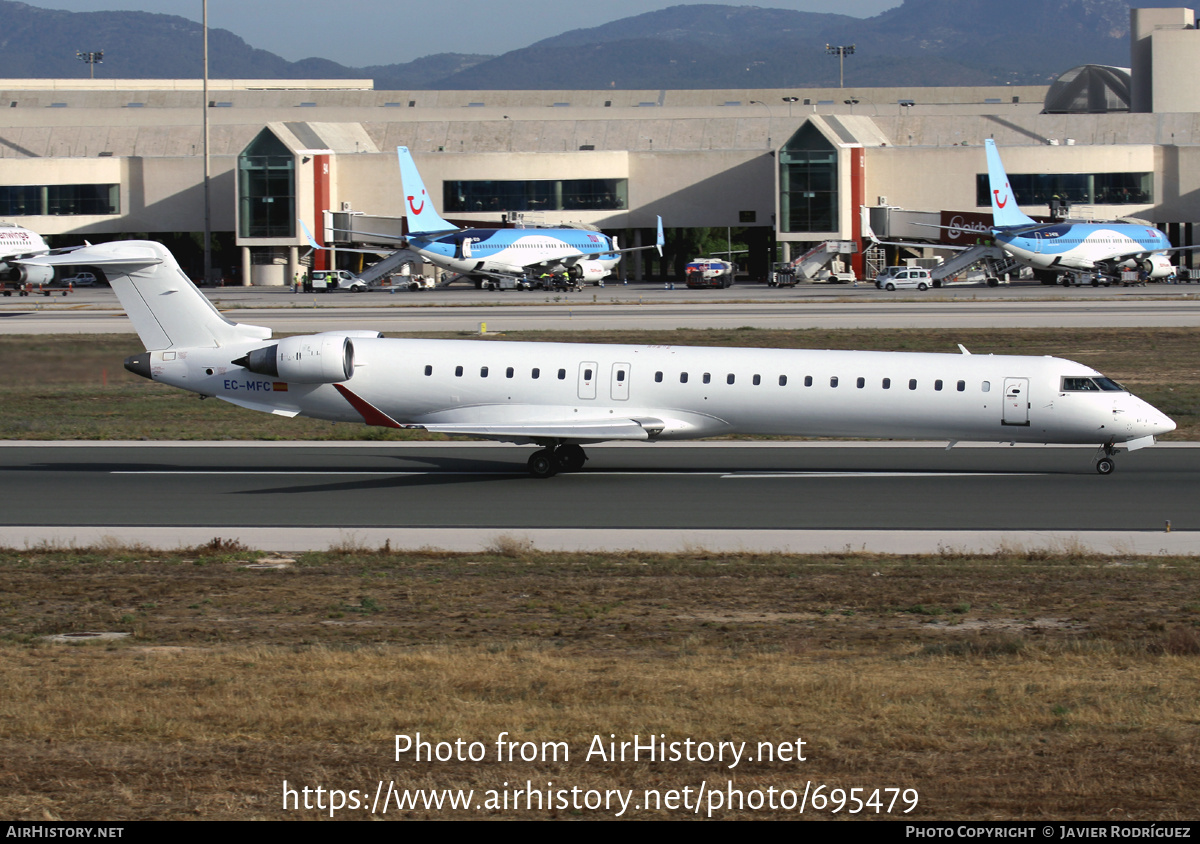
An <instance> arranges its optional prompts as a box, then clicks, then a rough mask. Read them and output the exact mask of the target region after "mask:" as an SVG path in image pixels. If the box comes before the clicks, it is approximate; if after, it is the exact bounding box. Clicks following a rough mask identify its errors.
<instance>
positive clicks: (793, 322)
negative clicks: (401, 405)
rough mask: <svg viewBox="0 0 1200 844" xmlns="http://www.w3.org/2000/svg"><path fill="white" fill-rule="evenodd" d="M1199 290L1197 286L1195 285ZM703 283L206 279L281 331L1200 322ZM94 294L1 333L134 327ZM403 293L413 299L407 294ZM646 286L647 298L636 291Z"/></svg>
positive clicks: (1169, 315) (252, 318)
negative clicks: (387, 284)
mask: <svg viewBox="0 0 1200 844" xmlns="http://www.w3.org/2000/svg"><path fill="white" fill-rule="evenodd" d="M1139 290H1140V288H1139ZM1193 291H1195V293H1196V294H1197V295H1195V296H1193ZM707 292H709V291H679V297H678V298H677V299H674V298H671V297H667V298H668V301H662V300H663V298H664V297H663V296H662V295H661V291H655V292H653V293H651V292H647V293H645V294H632V293H631V294H626V296H625V297H624V298H620V297H616V298H613V299H609V300H601V301H598V302H596V303H593V302H592V301H591V297H590V296H589V295H588V294H587V293H582V294H574V295H575V296H576V297H577V298H575V299H571V298H570V297H546V296H544V295H534V296H524V298H522V295H521V294H515V293H514V294H507V295H506V296H505V297H503V298H494V299H493V300H492V301H480V300H479V299H478V297H475V296H470V297H468V296H463V297H462V299H461V302H462V303H461V304H460V305H457V306H441V305H439V306H424V305H423V302H422V303H416V304H418V305H422V306H416V307H414V306H412V303H413V302H414V301H415V300H413V299H411V298H410V297H409V296H402V297H397V296H390V295H387V294H364V295H363V296H362V297H357V298H356V297H354V296H353V295H351V294H345V295H343V296H340V297H332V296H314V295H312V294H308V295H300V296H290V297H289V296H288V295H287V294H275V295H271V294H255V293H242V292H241V291H235V292H234V293H232V294H229V293H224V292H219V291H208V295H209V296H210V297H212V298H213V299H214V300H215V301H216V303H217V305H218V306H219V307H221V308H222V309H223V310H224V312H225V314H226V316H227V317H228V318H230V319H232V320H234V321H237V322H246V323H251V324H254V325H265V326H267V327H269V328H271V329H273V330H274V331H277V332H280V333H285V334H293V333H305V332H316V331H327V330H329V329H331V328H345V329H375V330H379V331H384V332H410V331H464V332H473V331H478V330H479V327H480V323H486V324H487V328H488V330H489V331H492V332H499V331H516V330H530V329H533V330H536V329H566V330H571V329H574V330H579V331H586V330H594V329H604V328H607V329H611V328H627V329H665V330H670V329H675V328H739V327H742V326H755V327H758V328H787V329H797V328H1047V327H1053V328H1059V327H1180V326H1184V327H1187V326H1200V288H1197V287H1192V286H1188V287H1181V286H1169V287H1163V288H1162V290H1161V291H1160V290H1156V291H1155V292H1156V293H1160V294H1161V298H1146V297H1145V296H1144V295H1143V294H1137V295H1134V294H1126V293H1122V292H1120V291H1117V292H1113V291H1108V290H1104V291H1103V292H1104V296H1103V297H1101V296H1100V295H1099V294H1097V295H1080V296H1070V297H1068V298H1058V299H1054V300H1050V301H1040V300H1030V299H1024V298H1012V297H1009V298H1004V297H1000V296H992V297H990V298H986V297H985V298H976V296H975V294H974V293H972V294H970V295H966V294H964V293H963V292H961V291H958V292H950V293H943V292H941V291H938V293H939V296H938V297H937V298H936V299H935V298H934V297H929V296H922V297H918V296H908V297H905V298H902V299H897V298H894V296H893V294H886V295H876V294H879V293H880V292H879V291H875V290H871V291H867V290H865V289H862V288H857V289H855V290H854V291H853V295H852V296H849V297H834V296H825V297H821V299H823V300H817V299H808V300H803V301H796V300H784V299H780V300H777V301H757V300H756V301H748V302H747V301H743V302H731V301H729V300H728V299H727V298H726V297H722V301H719V302H713V301H710V300H708V299H705V298H703V297H702V296H700V295H699V294H702V293H707ZM713 292H715V291H713ZM722 292H723V293H728V291H722ZM1004 292H1007V291H1004ZM1071 292H1072V293H1080V294H1084V293H1087V294H1090V293H1091V292H1092V291H1090V290H1089V291H1071ZM463 293H466V291H463ZM87 295H88V296H89V297H91V299H89V300H88V301H86V302H84V301H70V300H66V299H63V300H48V301H47V302H46V303H44V304H43V303H41V302H39V301H34V302H33V303H32V304H30V303H28V300H20V301H19V302H18V303H16V304H14V303H13V302H12V301H11V300H4V301H3V305H2V306H0V333H3V334H60V333H74V334H79V333H84V334H105V333H120V334H131V333H133V327H132V325H131V324H130V323H129V320H128V319H127V318H126V317H125V314H124V313H123V312H122V311H121V310H120V309H119V307H117V305H116V301H115V297H113V295H112V293H111V291H103V292H101V291H87ZM491 295H492V296H493V297H496V296H498V295H499V294H491ZM672 295H673V294H672ZM398 298H399V299H400V302H401V303H404V304H406V305H407V306H403V307H402V306H400V305H399V304H398V303H397V299H398ZM642 298H644V299H645V301H640V299H642ZM93 299H94V300H95V301H92V300H93ZM559 300H561V301H559ZM268 304H269V305H270V306H269V307H268V306H266V305H268Z"/></svg>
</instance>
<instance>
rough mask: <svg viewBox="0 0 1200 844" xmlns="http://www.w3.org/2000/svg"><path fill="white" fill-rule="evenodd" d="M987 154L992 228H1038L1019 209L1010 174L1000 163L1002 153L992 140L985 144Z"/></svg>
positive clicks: (987, 140) (986, 141)
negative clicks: (1010, 184) (1009, 179)
mask: <svg viewBox="0 0 1200 844" xmlns="http://www.w3.org/2000/svg"><path fill="white" fill-rule="evenodd" d="M983 146H984V150H985V151H986V153H987V165H988V193H989V195H990V197H991V200H992V228H996V229H1008V228H1014V227H1017V226H1036V225H1037V223H1036V222H1034V221H1033V220H1032V219H1030V218H1029V217H1026V216H1025V214H1024V213H1023V212H1022V211H1021V210H1020V209H1019V208H1017V198H1016V196H1015V195H1014V194H1013V191H1012V188H1011V187H1010V186H1009V184H1008V174H1007V173H1006V172H1004V165H1003V164H1001V163H1000V153H999V151H998V150H997V149H996V142H995V141H993V140H992V139H991V138H988V139H986V140H985V141H984V142H983Z"/></svg>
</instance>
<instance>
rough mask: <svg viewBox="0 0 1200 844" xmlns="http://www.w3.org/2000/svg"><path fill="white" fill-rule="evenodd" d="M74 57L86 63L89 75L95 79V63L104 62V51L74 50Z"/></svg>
mask: <svg viewBox="0 0 1200 844" xmlns="http://www.w3.org/2000/svg"><path fill="white" fill-rule="evenodd" d="M75 58H77V59H79V60H80V61H81V62H86V63H87V66H88V70H89V72H90V76H91V78H92V79H95V78H96V65H98V64H104V51H103V50H94V51H88V50H76V51H75Z"/></svg>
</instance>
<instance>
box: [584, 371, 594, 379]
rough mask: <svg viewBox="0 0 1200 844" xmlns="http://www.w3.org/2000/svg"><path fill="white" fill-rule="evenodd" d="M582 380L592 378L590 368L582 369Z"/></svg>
mask: <svg viewBox="0 0 1200 844" xmlns="http://www.w3.org/2000/svg"><path fill="white" fill-rule="evenodd" d="M583 380H584V381H591V380H592V370H590V369H585V370H583Z"/></svg>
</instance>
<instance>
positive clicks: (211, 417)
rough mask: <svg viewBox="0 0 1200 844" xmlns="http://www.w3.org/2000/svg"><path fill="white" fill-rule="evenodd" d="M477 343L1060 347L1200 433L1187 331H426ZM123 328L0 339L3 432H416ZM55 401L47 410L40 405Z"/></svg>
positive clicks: (182, 435) (1037, 350) (1195, 356)
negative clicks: (330, 412)
mask: <svg viewBox="0 0 1200 844" xmlns="http://www.w3.org/2000/svg"><path fill="white" fill-rule="evenodd" d="M420 336H429V337H434V336H440V337H464V338H471V339H480V340H481V342H498V343H503V342H510V341H513V340H546V341H557V342H598V343H659V344H675V345H693V346H694V345H712V346H750V347H772V348H818V349H881V350H893V351H937V352H948V353H955V352H957V344H958V343H962V344H964V345H965V346H966V347H967V348H969V349H970V350H971V351H972V352H973V353H975V354H988V353H994V354H1029V355H1043V354H1048V355H1057V356H1060V357H1066V358H1070V359H1073V360H1078V361H1080V362H1081V363H1085V364H1088V365H1089V366H1093V367H1095V368H1096V369H1098V370H1100V371H1101V372H1104V373H1105V374H1106V375H1108V376H1110V377H1112V378H1115V379H1117V380H1118V381H1120V382H1122V383H1124V384H1125V385H1126V386H1128V387H1129V388H1130V389H1132V390H1133V391H1134V392H1135V393H1137V394H1138V395H1139V396H1141V397H1142V398H1144V399H1146V400H1147V401H1149V402H1150V403H1151V404H1153V405H1155V406H1156V407H1158V408H1160V409H1161V410H1163V411H1164V412H1165V413H1166V414H1167V415H1169V416H1170V417H1171V418H1173V419H1174V420H1175V421H1176V422H1177V423H1178V425H1179V427H1178V429H1177V430H1176V431H1174V432H1173V433H1172V434H1170V435H1169V437H1168V438H1170V439H1176V440H1195V439H1200V344H1197V343H1196V342H1195V336H1194V332H1192V331H1191V330H1190V329H1183V328H1155V329H1053V330H1050V329H1046V330H1042V329H1027V330H1014V329H1003V330H1001V329H994V330H971V329H954V330H907V331H883V330H877V331H875V330H873V331H866V330H838V331H829V330H816V329H813V330H805V331H783V330H772V329H755V328H742V329H730V330H715V329H714V330H708V331H703V330H693V329H680V330H676V331H615V330H614V331H585V332H578V331H572V332H566V331H515V332H507V333H506V334H504V335H503V336H491V335H489V336H488V337H486V338H479V337H477V336H475V335H457V334H448V333H443V334H424V335H420ZM140 349H141V347H140V345H139V344H138V342H137V339H136V338H134V337H132V336H129V337H123V336H120V335H97V336H81V335H71V336H54V337H20V336H5V337H0V355H3V359H4V361H5V378H4V383H3V384H0V439H99V440H112V439H140V438H146V439H212V440H220V439H250V440H256V439H257V440H273V439H388V440H390V439H414V438H418V437H421V438H437V437H431V436H430V435H426V434H423V433H421V432H413V431H398V432H397V431H388V430H383V429H378V428H367V427H365V426H362V425H338V424H336V423H332V422H322V421H320V420H314V419H299V418H297V419H282V418H280V417H275V416H270V415H268V414H262V413H249V412H247V411H245V410H242V409H240V408H236V407H233V406H231V405H228V404H226V403H225V402H221V401H205V402H200V401H197V400H196V397H195V396H194V395H192V394H189V393H184V392H181V391H179V390H174V389H172V388H170V387H164V386H162V385H160V384H153V383H150V382H147V381H145V380H144V379H142V378H139V377H137V376H135V375H132V374H130V373H127V372H125V370H124V369H123V368H122V365H121V362H122V361H123V360H124V358H125V357H126V356H127V355H129V354H132V353H135V352H137V351H140ZM48 406H52V407H54V408H55V413H54V414H53V415H49V414H47V413H46V412H45V408H46V407H48Z"/></svg>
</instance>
